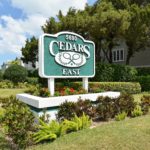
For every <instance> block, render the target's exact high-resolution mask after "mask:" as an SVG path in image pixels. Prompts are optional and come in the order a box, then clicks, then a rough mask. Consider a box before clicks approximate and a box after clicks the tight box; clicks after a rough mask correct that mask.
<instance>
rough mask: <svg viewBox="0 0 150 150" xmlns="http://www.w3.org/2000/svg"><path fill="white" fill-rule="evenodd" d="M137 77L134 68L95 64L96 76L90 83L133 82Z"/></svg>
mask: <svg viewBox="0 0 150 150" xmlns="http://www.w3.org/2000/svg"><path fill="white" fill-rule="evenodd" d="M136 75H137V70H136V68H134V67H132V66H126V65H118V64H103V63H97V64H96V75H95V77H94V78H93V79H92V81H100V82H102V81H105V82H107V81H109V82H110V81H124V82H127V81H134V80H135V78H136Z"/></svg>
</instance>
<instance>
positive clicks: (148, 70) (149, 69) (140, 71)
mask: <svg viewBox="0 0 150 150" xmlns="http://www.w3.org/2000/svg"><path fill="white" fill-rule="evenodd" d="M136 69H137V71H138V76H147V75H150V67H144V68H136Z"/></svg>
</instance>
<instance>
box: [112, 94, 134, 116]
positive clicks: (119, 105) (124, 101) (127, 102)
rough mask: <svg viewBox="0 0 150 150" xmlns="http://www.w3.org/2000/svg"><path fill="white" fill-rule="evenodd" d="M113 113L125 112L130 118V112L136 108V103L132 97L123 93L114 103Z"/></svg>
mask: <svg viewBox="0 0 150 150" xmlns="http://www.w3.org/2000/svg"><path fill="white" fill-rule="evenodd" d="M114 105H115V113H116V114H117V113H121V112H126V113H127V115H128V116H131V112H132V111H133V110H134V108H135V107H136V102H135V101H134V98H133V96H132V95H130V94H127V93H123V94H121V95H120V96H119V97H118V98H117V99H116V100H115V101H114Z"/></svg>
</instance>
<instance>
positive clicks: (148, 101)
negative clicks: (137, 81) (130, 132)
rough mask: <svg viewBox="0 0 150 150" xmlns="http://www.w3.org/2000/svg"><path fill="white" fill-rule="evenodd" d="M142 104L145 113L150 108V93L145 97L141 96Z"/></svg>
mask: <svg viewBox="0 0 150 150" xmlns="http://www.w3.org/2000/svg"><path fill="white" fill-rule="evenodd" d="M140 106H141V109H142V112H143V114H144V115H145V114H147V113H148V112H149V108H150V96H149V95H143V97H142V98H141V103H140Z"/></svg>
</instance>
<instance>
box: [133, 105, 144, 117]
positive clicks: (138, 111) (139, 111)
mask: <svg viewBox="0 0 150 150" xmlns="http://www.w3.org/2000/svg"><path fill="white" fill-rule="evenodd" d="M142 115H143V112H142V109H141V106H139V105H137V106H136V108H135V109H134V110H133V111H132V112H131V117H138V116H142Z"/></svg>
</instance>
